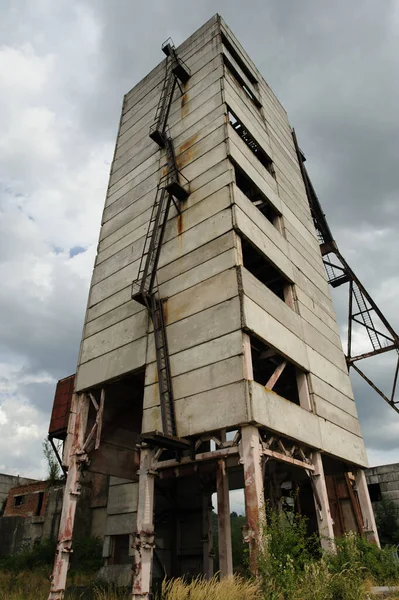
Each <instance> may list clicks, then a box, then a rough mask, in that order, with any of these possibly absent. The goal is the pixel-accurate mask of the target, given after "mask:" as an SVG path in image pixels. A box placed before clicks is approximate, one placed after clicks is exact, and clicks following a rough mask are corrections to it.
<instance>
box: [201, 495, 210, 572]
mask: <svg viewBox="0 0 399 600" xmlns="http://www.w3.org/2000/svg"><path fill="white" fill-rule="evenodd" d="M212 550H213V544H212V499H211V495H210V494H209V493H206V492H204V493H203V494H202V556H203V572H204V575H205V577H206V578H207V579H210V578H211V577H212V576H213V553H212Z"/></svg>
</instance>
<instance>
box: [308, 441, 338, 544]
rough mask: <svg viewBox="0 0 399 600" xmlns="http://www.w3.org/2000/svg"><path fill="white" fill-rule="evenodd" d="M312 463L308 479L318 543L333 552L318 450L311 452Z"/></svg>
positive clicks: (324, 482)
mask: <svg viewBox="0 0 399 600" xmlns="http://www.w3.org/2000/svg"><path fill="white" fill-rule="evenodd" d="M312 464H313V467H314V471H313V473H311V474H310V480H311V483H312V488H313V497H314V503H315V508H316V516H317V525H318V528H319V535H320V543H321V546H322V548H323V550H326V551H327V552H335V542H334V528H333V520H332V517H331V512H330V504H329V501H328V494H327V487H326V480H325V477H324V467H323V460H322V457H321V454H320V452H316V451H315V452H313V454H312Z"/></svg>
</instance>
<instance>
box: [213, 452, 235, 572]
mask: <svg viewBox="0 0 399 600" xmlns="http://www.w3.org/2000/svg"><path fill="white" fill-rule="evenodd" d="M216 492H217V499H218V538H219V570H220V576H221V577H230V576H232V575H233V555H232V550H231V525H230V498H229V480H228V476H227V471H226V463H225V462H224V460H219V461H218V464H217V471H216Z"/></svg>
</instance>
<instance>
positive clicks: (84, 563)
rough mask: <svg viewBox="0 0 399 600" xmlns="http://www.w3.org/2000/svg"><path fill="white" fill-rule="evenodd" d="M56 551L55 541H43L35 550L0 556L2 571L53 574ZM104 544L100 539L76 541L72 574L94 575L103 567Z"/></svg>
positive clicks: (0, 568) (27, 549)
mask: <svg viewBox="0 0 399 600" xmlns="http://www.w3.org/2000/svg"><path fill="white" fill-rule="evenodd" d="M55 549H56V541H55V540H48V539H45V540H42V542H41V543H40V544H37V545H36V546H35V547H34V548H32V549H31V548H25V549H22V550H21V551H20V552H18V553H17V554H13V555H12V556H0V571H4V572H7V573H11V574H14V575H17V574H18V573H21V572H23V571H36V570H39V571H41V572H47V573H51V569H52V566H53V562H54V556H55ZM101 553H102V542H101V540H100V539H98V538H93V537H81V538H77V539H76V540H74V543H73V553H72V555H71V568H70V573H71V575H72V576H74V574H76V573H88V574H90V573H94V572H95V571H97V570H98V569H99V568H100V567H101V565H102V558H101Z"/></svg>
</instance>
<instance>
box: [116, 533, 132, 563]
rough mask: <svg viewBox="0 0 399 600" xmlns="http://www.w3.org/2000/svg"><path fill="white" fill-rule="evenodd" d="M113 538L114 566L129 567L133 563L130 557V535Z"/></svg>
mask: <svg viewBox="0 0 399 600" xmlns="http://www.w3.org/2000/svg"><path fill="white" fill-rule="evenodd" d="M112 537H113V556H112V564H114V565H128V564H130V563H131V562H132V558H131V557H130V556H129V535H128V534H123V535H114V536H112Z"/></svg>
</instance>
